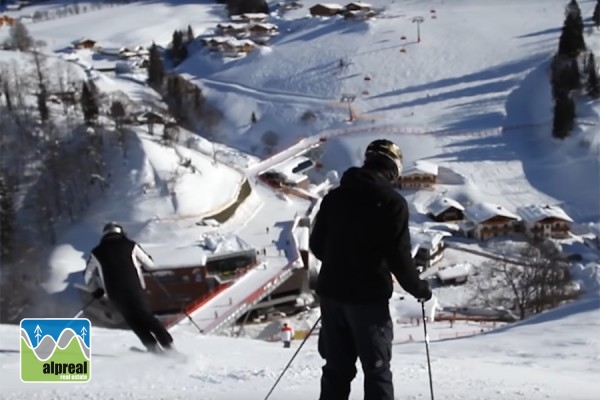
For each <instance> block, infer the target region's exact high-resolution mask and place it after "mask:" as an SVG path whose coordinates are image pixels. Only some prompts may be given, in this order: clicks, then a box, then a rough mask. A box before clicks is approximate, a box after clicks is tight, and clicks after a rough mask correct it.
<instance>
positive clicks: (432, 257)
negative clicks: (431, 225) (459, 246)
mask: <svg viewBox="0 0 600 400" xmlns="http://www.w3.org/2000/svg"><path fill="white" fill-rule="evenodd" d="M409 231H410V240H411V244H412V246H413V249H412V251H413V252H414V255H413V258H414V260H415V264H416V265H417V266H418V267H422V268H423V270H425V269H427V268H429V267H431V266H432V265H434V264H435V263H437V262H438V261H440V260H441V259H442V258H443V257H444V249H445V246H444V241H443V239H444V237H445V236H450V234H449V233H447V232H442V231H438V230H433V229H421V228H416V227H412V226H411V227H409Z"/></svg>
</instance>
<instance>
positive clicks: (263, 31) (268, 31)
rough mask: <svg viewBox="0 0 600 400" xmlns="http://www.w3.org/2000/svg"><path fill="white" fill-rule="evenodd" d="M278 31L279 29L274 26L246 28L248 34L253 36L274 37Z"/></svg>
mask: <svg viewBox="0 0 600 400" xmlns="http://www.w3.org/2000/svg"><path fill="white" fill-rule="evenodd" d="M278 31H279V28H278V27H277V25H275V24H267V23H262V24H252V25H250V27H249V28H248V32H250V34H251V35H253V36H267V35H275V34H276V33H277V32H278Z"/></svg>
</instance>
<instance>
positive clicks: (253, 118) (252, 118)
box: [250, 111, 258, 124]
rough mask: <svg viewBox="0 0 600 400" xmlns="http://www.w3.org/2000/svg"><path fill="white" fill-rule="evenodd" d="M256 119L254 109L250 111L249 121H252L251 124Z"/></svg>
mask: <svg viewBox="0 0 600 400" xmlns="http://www.w3.org/2000/svg"><path fill="white" fill-rule="evenodd" d="M256 121H258V120H257V119H256V113H255V112H254V111H252V115H251V116H250V122H251V123H253V124H255V123H256Z"/></svg>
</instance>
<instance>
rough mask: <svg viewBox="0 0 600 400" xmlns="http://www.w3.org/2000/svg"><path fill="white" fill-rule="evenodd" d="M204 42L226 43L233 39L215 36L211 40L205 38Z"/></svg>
mask: <svg viewBox="0 0 600 400" xmlns="http://www.w3.org/2000/svg"><path fill="white" fill-rule="evenodd" d="M203 40H204V41H205V42H217V43H226V42H227V41H229V40H231V37H229V36H213V37H210V38H204V39H203Z"/></svg>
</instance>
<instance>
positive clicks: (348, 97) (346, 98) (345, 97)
mask: <svg viewBox="0 0 600 400" xmlns="http://www.w3.org/2000/svg"><path fill="white" fill-rule="evenodd" d="M354 100H356V95H355V94H350V93H343V94H342V98H341V99H340V101H341V102H342V103H348V121H350V122H353V121H354V115H353V114H352V106H351V104H352V103H353V102H354Z"/></svg>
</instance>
